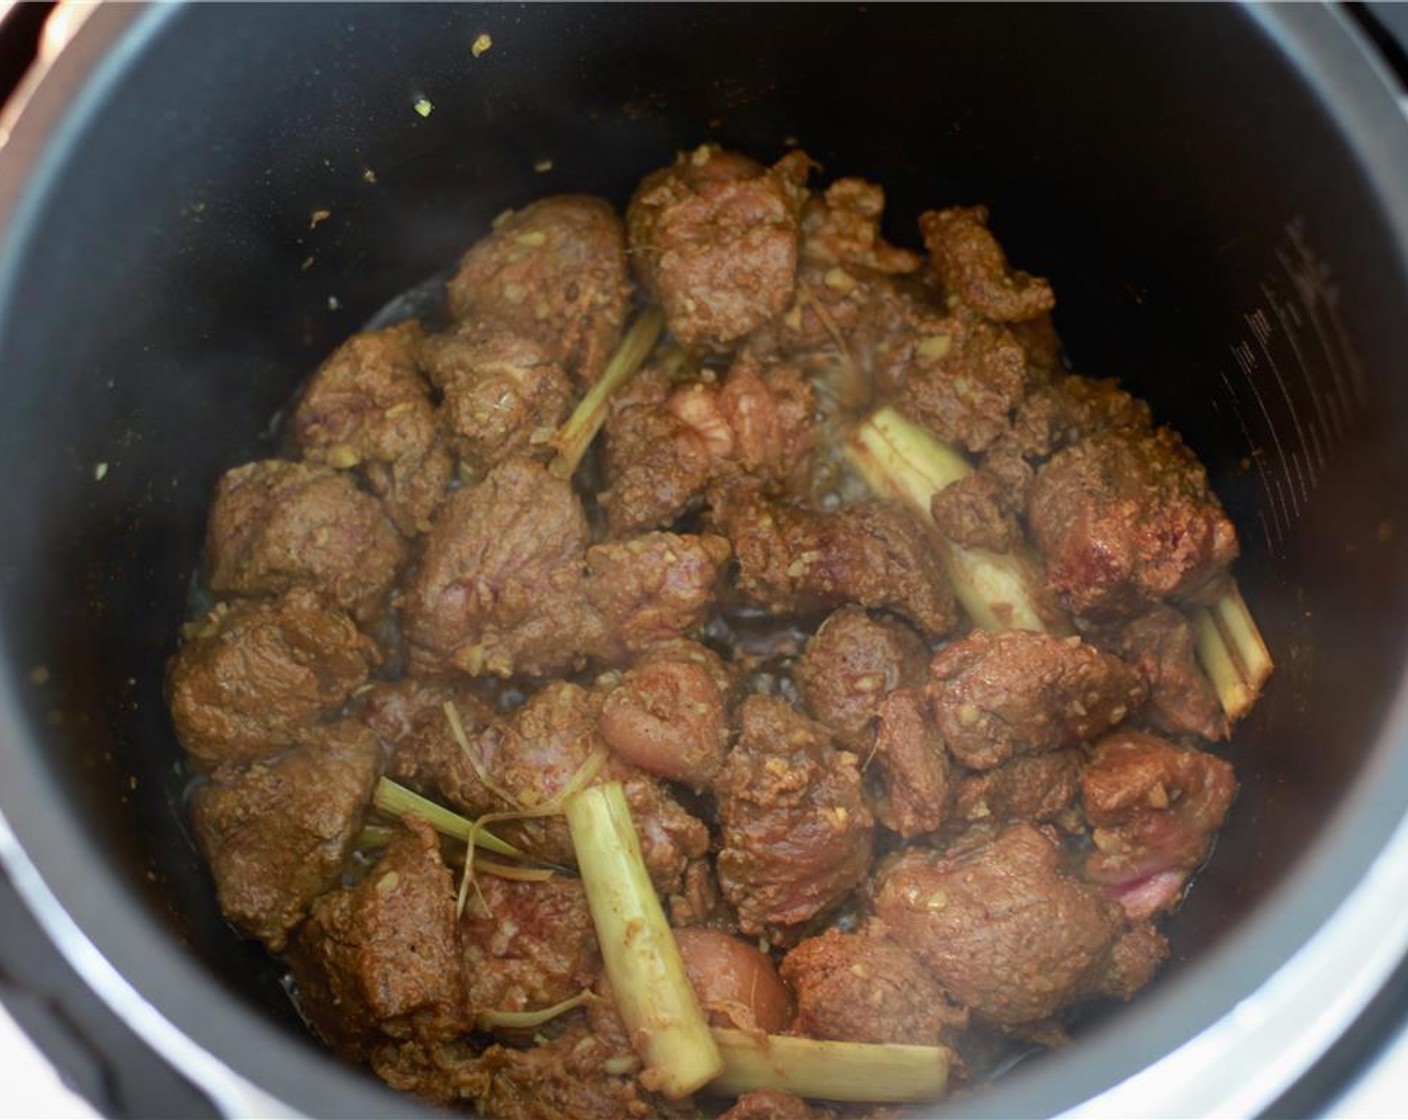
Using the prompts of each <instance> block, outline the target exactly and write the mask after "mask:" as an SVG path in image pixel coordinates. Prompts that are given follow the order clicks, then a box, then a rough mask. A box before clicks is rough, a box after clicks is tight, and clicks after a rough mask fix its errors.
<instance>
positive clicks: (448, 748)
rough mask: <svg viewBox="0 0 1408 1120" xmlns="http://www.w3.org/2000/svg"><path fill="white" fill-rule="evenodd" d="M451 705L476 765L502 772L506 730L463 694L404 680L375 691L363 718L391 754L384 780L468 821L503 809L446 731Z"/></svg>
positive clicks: (436, 684)
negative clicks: (430, 799)
mask: <svg viewBox="0 0 1408 1120" xmlns="http://www.w3.org/2000/svg"><path fill="white" fill-rule="evenodd" d="M446 702H449V703H451V704H453V705H454V708H455V713H456V715H457V717H458V718H459V720H460V724H461V726H462V727H463V729H464V732H465V735H466V738H467V739H468V741H469V743H470V748H471V750H472V751H473V752H474V756H475V759H477V760H478V761H479V763H480V765H481V766H482V767H483V768H484V770H485V772H486V773H488V772H491V771H493V770H496V769H497V768H499V767H500V766H501V764H502V763H501V759H502V757H503V755H504V753H505V751H506V750H507V746H506V741H507V740H508V739H509V737H510V735H511V733H512V732H511V729H510V728H509V726H508V725H507V723H505V722H504V721H503V720H501V719H500V718H499V717H498V716H496V715H495V714H494V712H493V711H492V710H491V709H489V708H488V707H487V706H486V705H484V704H483V703H482V702H481V701H479V700H477V699H475V698H474V697H473V696H472V695H470V694H469V692H468V691H466V690H465V689H463V688H460V687H456V686H452V685H450V684H447V683H445V682H428V681H422V680H418V679H416V678H414V677H406V678H405V679H403V680H400V681H397V682H396V683H395V684H383V685H378V686H377V687H376V688H375V689H373V690H372V691H371V692H370V693H368V695H367V697H366V701H365V703H364V705H363V709H362V718H363V720H364V721H365V722H366V724H367V726H369V727H370V728H371V729H372V730H373V731H374V732H376V734H377V736H378V737H379V738H380V739H381V741H382V742H383V743H385V744H386V745H387V747H388V748H389V749H390V751H391V758H390V761H389V763H388V765H387V775H388V776H389V777H390V778H392V779H393V780H395V781H397V782H400V783H401V784H402V785H405V786H409V787H410V788H411V789H413V790H416V791H417V792H419V793H423V794H426V795H427V796H432V797H439V798H442V799H443V800H444V803H445V804H447V805H449V806H451V807H453V808H454V809H456V810H457V811H458V812H461V813H463V814H464V815H466V816H468V817H471V818H473V817H478V816H482V815H483V814H485V813H492V812H497V811H499V810H502V809H505V808H507V807H508V806H507V805H506V803H505V802H504V800H503V798H501V797H500V796H499V795H498V794H496V793H495V792H494V791H493V790H491V789H490V788H489V787H488V786H486V785H485V784H484V782H483V781H482V780H481V779H480V777H479V773H478V770H477V769H476V767H475V765H474V763H473V762H472V761H471V759H470V758H469V756H468V755H467V754H466V753H465V751H464V750H463V749H461V747H460V746H459V744H458V743H457V742H456V741H455V738H454V736H453V734H452V732H451V729H450V721H449V717H448V715H447V714H446V711H445V704H446Z"/></svg>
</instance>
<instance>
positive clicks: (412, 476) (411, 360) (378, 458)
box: [292, 321, 454, 536]
mask: <svg viewBox="0 0 1408 1120" xmlns="http://www.w3.org/2000/svg"><path fill="white" fill-rule="evenodd" d="M423 338H424V333H423V332H422V330H421V326H420V324H419V323H417V322H414V321H412V322H409V323H401V324H399V325H397V326H394V327H387V328H386V329H384V330H379V331H365V332H363V333H362V334H354V335H353V336H352V337H351V338H349V339H348V340H347V341H346V342H344V343H343V344H342V345H341V346H339V347H338V348H337V349H336V350H335V351H333V353H332V356H331V357H329V358H328V359H327V361H325V362H324V363H323V364H322V366H321V367H319V369H318V372H317V373H316V374H314V375H313V380H312V383H311V384H310V385H309V386H308V388H307V390H306V391H305V392H304V394H303V399H302V400H301V401H299V403H298V408H297V410H296V411H295V412H294V414H293V421H292V423H293V437H294V440H295V442H296V443H297V444H298V450H299V453H300V454H301V455H302V456H303V457H304V458H305V459H306V460H308V461H309V462H310V463H322V464H326V465H327V466H330V467H337V468H340V469H346V468H349V467H361V469H362V470H363V472H364V473H365V474H366V478H367V481H368V482H369V483H370V484H371V488H372V490H373V491H375V492H376V494H377V495H378V496H379V497H380V498H381V501H382V505H383V506H385V507H386V512H387V515H388V516H389V517H390V518H391V520H392V521H394V522H395V523H396V527H397V528H398V529H400V530H401V532H402V533H405V534H407V535H408V536H410V535H414V534H416V533H423V532H425V530H426V529H428V528H429V527H430V520H431V518H432V517H433V516H434V515H435V511H436V510H437V509H439V508H440V503H441V502H442V501H444V499H445V488H446V486H448V484H449V481H450V474H451V472H452V471H453V469H454V464H453V463H452V462H451V459H450V453H449V451H448V450H447V449H446V448H445V446H444V442H443V440H442V439H441V435H440V428H439V423H438V421H437V418H436V415H435V406H434V405H433V404H432V403H431V401H430V393H429V388H428V386H427V385H426V383H425V379H424V378H422V377H421V375H420V369H419V365H418V361H417V351H418V349H419V347H420V345H421V341H422V339H423Z"/></svg>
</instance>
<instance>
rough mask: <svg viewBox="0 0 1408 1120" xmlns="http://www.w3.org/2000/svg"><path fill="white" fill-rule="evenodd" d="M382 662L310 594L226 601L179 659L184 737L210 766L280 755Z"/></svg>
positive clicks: (176, 682)
mask: <svg viewBox="0 0 1408 1120" xmlns="http://www.w3.org/2000/svg"><path fill="white" fill-rule="evenodd" d="M379 660H380V657H379V655H378V653H377V649H376V645H375V643H374V642H372V640H371V639H370V638H368V637H366V636H365V635H363V634H361V633H360V632H359V631H358V630H357V627H356V626H354V625H353V624H352V620H351V619H349V618H348V617H347V616H346V615H345V614H343V613H342V612H341V611H328V610H324V609H323V608H322V606H321V605H320V604H319V602H318V599H317V596H316V595H315V594H314V593H313V592H311V591H309V590H307V589H303V588H300V589H296V590H294V591H290V592H289V593H288V594H286V595H284V596H283V597H281V598H279V599H277V600H273V601H269V602H265V601H258V602H236V603H233V604H226V603H221V604H219V605H218V606H216V607H215V609H214V610H212V611H211V612H210V613H209V614H208V615H206V617H205V618H204V619H203V620H202V621H201V622H200V623H199V625H197V626H196V627H194V633H193V634H192V636H191V637H190V638H189V639H188V640H187V641H186V643H185V644H184V645H183V646H182V647H181V649H180V651H179V652H178V653H177V654H176V656H175V657H173V658H172V659H171V665H170V672H169V676H168V682H167V700H168V703H169V704H170V706H171V719H172V722H173V723H174V724H175V725H176V735H177V737H178V738H179V739H180V740H181V745H182V746H183V747H185V748H186V750H187V751H188V752H189V753H190V754H191V755H193V756H194V757H195V758H197V759H199V760H200V761H201V762H203V763H205V764H206V765H210V766H213V765H218V764H220V763H223V762H250V761H253V760H255V759H259V758H265V757H268V756H269V755H271V754H277V753H278V752H279V751H281V750H282V749H284V748H285V747H287V746H288V745H289V744H290V743H292V742H294V741H295V740H296V739H297V738H298V737H299V735H300V734H301V733H302V732H303V731H304V729H306V728H308V727H309V726H310V725H312V724H314V723H316V722H317V721H318V720H320V719H322V718H323V717H324V716H326V715H328V714H330V713H331V712H333V711H335V710H336V709H337V708H339V707H340V706H341V705H342V704H344V703H346V701H347V699H348V697H350V696H351V695H352V693H353V692H354V691H356V690H357V689H358V688H360V687H361V686H362V685H363V684H364V683H366V680H367V676H368V674H369V673H370V671H371V669H372V667H373V666H374V665H376V664H377V662H378V661H379Z"/></svg>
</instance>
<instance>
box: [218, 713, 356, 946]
mask: <svg viewBox="0 0 1408 1120" xmlns="http://www.w3.org/2000/svg"><path fill="white" fill-rule="evenodd" d="M380 769H381V748H380V747H379V746H378V745H377V741H376V738H375V737H374V736H373V735H372V734H371V733H370V732H368V731H367V730H366V729H365V728H364V727H362V726H361V725H360V724H358V723H354V722H351V721H346V722H343V723H337V724H332V725H330V726H327V727H319V728H311V729H309V730H308V731H306V732H305V733H304V734H303V735H302V736H301V741H300V744H299V745H298V746H297V747H295V748H294V749H293V750H291V751H290V752H289V753H288V754H285V755H284V756H283V757H282V758H279V759H276V760H274V761H271V762H256V763H253V764H251V765H250V766H248V767H244V768H239V767H221V768H220V769H218V770H216V771H215V773H214V774H213V775H212V776H211V779H210V781H209V782H207V783H206V784H205V785H202V786H200V787H199V788H198V789H197V790H196V791H195V792H194V793H193V794H192V795H191V823H192V825H193V827H194V829H195V834H196V840H197V842H198V843H199V844H200V847H201V851H202V852H204V853H205V858H206V859H207V860H208V861H209V863H210V870H211V873H212V874H213V875H214V877H215V890H216V895H217V897H218V898H219V901H220V910H221V912H222V913H223V914H224V915H225V917H227V918H229V919H230V921H232V922H234V923H235V924H236V925H238V926H239V927H240V928H242V929H243V930H245V931H246V932H248V933H249V934H251V935H252V936H254V937H257V938H259V940H261V941H263V942H264V944H266V945H267V946H268V947H269V948H270V949H273V950H274V951H276V952H277V951H278V950H280V949H282V948H283V947H284V943H285V941H286V939H287V937H288V933H289V931H290V930H291V929H293V927H294V926H296V925H297V924H298V923H299V922H300V921H302V920H303V916H304V914H306V913H307V911H308V907H309V905H311V904H312V902H313V900H314V899H315V898H317V897H318V896H319V895H320V894H322V893H323V892H324V891H326V890H328V889H329V888H330V887H333V886H335V885H336V884H337V880H338V877H339V876H340V875H341V873H342V865H343V863H344V862H345V860H346V859H347V856H348V853H349V852H350V850H351V847H352V842H353V840H354V839H355V838H356V835H357V830H358V829H359V828H360V827H361V823H362V811H363V809H365V808H366V806H367V803H368V802H369V801H370V800H371V796H372V786H373V785H374V784H375V782H376V779H377V774H378V772H379V771H380Z"/></svg>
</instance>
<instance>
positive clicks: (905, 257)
mask: <svg viewBox="0 0 1408 1120" xmlns="http://www.w3.org/2000/svg"><path fill="white" fill-rule="evenodd" d="M884 208H885V194H884V191H883V190H881V188H880V187H878V186H876V185H875V184H873V183H867V182H865V181H864V180H862V179H838V180H837V181H836V182H835V183H833V184H832V185H831V186H830V187H828V188H827V189H826V191H825V193H824V194H813V195H811V196H810V197H809V198H808V199H807V203H806V206H805V207H804V208H803V210H802V239H801V244H800V261H799V264H798V269H797V291H796V295H795V297H794V299H793V302H792V306H791V307H789V308H788V309H787V310H786V311H785V312H784V313H783V314H782V315H781V316H779V317H778V318H777V319H775V320H773V322H772V323H770V324H768V325H767V326H766V327H764V328H762V329H760V330H759V331H756V332H754V335H753V342H754V343H755V344H757V345H759V346H760V347H762V348H763V349H764V350H767V351H770V352H775V353H777V354H780V355H783V356H785V357H788V358H790V359H794V360H796V361H799V362H801V363H802V364H803V365H804V367H805V368H806V370H807V373H808V374H809V375H811V376H812V377H814V378H816V379H817V381H818V382H819V383H821V384H823V385H825V386H826V390H825V391H826V392H827V393H829V394H830V395H833V396H834V397H835V398H836V399H837V400H838V401H839V402H840V403H842V404H844V405H845V406H846V407H848V408H861V407H863V406H864V405H865V404H867V403H868V402H869V400H870V396H871V391H870V387H869V385H868V384H866V382H865V379H864V378H857V377H856V374H858V373H860V372H861V371H860V370H859V369H858V368H856V364H855V362H854V361H853V360H852V359H853V354H852V352H851V347H850V338H851V334H852V332H854V330H855V329H856V325H857V324H858V323H859V322H860V319H861V317H862V315H863V314H864V313H865V310H866V308H867V306H868V305H869V304H870V302H871V301H872V300H876V299H883V298H885V294H886V293H887V291H888V285H889V284H890V277H892V276H895V275H903V274H906V273H912V272H915V271H917V270H918V268H919V267H920V265H921V263H922V262H921V260H920V258H919V256H918V255H917V254H915V253H912V252H910V251H909V250H908V249H899V248H896V247H895V246H893V245H890V244H888V243H887V242H886V241H885V240H884V239H883V238H882V237H881V236H880V217H881V214H882V213H883V212H884ZM842 367H847V368H842ZM838 373H839V374H841V376H840V377H839V378H838V377H837V376H836V375H837V374H838Z"/></svg>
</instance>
